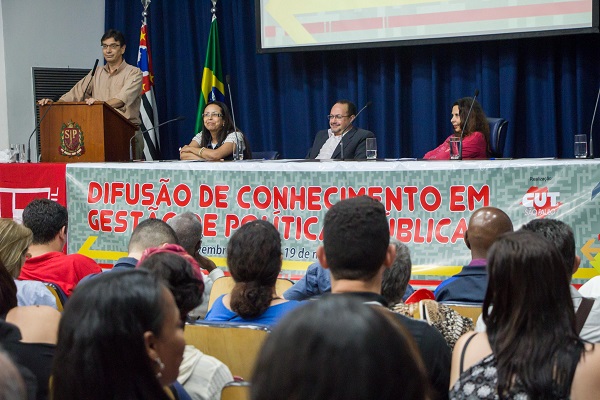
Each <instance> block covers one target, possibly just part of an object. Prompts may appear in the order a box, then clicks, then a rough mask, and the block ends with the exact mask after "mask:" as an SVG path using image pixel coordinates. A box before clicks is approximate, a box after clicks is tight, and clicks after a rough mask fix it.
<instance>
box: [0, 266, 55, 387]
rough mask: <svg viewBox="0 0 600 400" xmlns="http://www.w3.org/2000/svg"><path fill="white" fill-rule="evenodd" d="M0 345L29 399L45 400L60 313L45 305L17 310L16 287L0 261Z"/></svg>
mask: <svg viewBox="0 0 600 400" xmlns="http://www.w3.org/2000/svg"><path fill="white" fill-rule="evenodd" d="M0 315H1V318H0V345H1V347H2V348H3V349H4V350H5V351H6V352H8V354H10V356H11V358H12V359H13V361H14V362H15V363H16V365H17V367H18V369H19V371H20V372H21V374H22V375H23V378H24V381H25V385H26V387H27V393H28V398H30V399H34V398H35V399H46V398H47V397H48V380H49V377H50V369H51V365H52V359H53V357H54V348H55V344H56V334H57V327H58V321H59V320H60V313H59V312H58V311H57V310H56V309H54V308H51V307H48V306H22V307H17V287H16V285H15V281H14V279H13V278H12V277H11V276H10V274H9V273H8V270H7V269H6V268H5V267H4V265H3V264H2V261H0Z"/></svg>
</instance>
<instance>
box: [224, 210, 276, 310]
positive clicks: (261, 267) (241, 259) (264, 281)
mask: <svg viewBox="0 0 600 400" xmlns="http://www.w3.org/2000/svg"><path fill="white" fill-rule="evenodd" d="M227 266H228V268H229V272H230V273H231V276H232V277H233V279H234V281H235V287H234V288H233V291H232V292H231V300H230V305H231V309H232V310H233V311H235V312H236V313H237V314H238V315H239V316H241V317H242V318H252V317H257V316H259V315H260V314H262V313H263V312H265V310H266V309H267V308H268V307H269V305H270V303H271V300H272V299H273V293H274V289H275V283H276V282H277V276H278V275H279V273H280V272H281V235H280V234H279V232H278V231H277V229H276V228H275V227H274V226H273V224H271V223H270V222H266V221H262V220H257V221H252V222H248V223H246V224H244V225H242V226H241V227H240V228H239V229H238V230H237V231H236V232H235V233H234V234H233V235H232V236H231V239H229V244H228V245H227Z"/></svg>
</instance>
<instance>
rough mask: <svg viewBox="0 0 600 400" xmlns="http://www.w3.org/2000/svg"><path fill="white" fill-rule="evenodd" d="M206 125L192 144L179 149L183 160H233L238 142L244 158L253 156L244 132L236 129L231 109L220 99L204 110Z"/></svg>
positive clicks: (203, 116) (209, 104) (203, 117)
mask: <svg viewBox="0 0 600 400" xmlns="http://www.w3.org/2000/svg"><path fill="white" fill-rule="evenodd" d="M202 119H203V121H204V125H203V127H202V131H200V132H199V133H198V134H197V135H196V136H194V138H193V139H192V141H191V142H190V144H188V145H187V146H183V147H182V148H181V149H180V150H179V158H181V159H182V160H207V161H218V160H233V155H234V153H235V148H236V145H237V143H239V146H240V152H241V154H243V156H244V159H250V158H252V153H251V152H250V146H249V145H248V141H247V140H246V137H245V136H244V134H243V133H242V132H240V131H236V129H235V126H234V124H233V120H232V118H231V114H230V113H229V109H228V108H227V106H226V105H225V103H222V102H220V101H212V102H210V103H208V104H207V105H206V107H204V110H203V111H202Z"/></svg>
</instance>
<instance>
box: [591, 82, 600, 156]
mask: <svg viewBox="0 0 600 400" xmlns="http://www.w3.org/2000/svg"><path fill="white" fill-rule="evenodd" d="M598 100H600V88H598V96H596V106H595V107H594V115H593V116H592V124H591V125H590V155H589V158H594V140H593V138H592V129H593V128H594V119H595V118H596V111H598Z"/></svg>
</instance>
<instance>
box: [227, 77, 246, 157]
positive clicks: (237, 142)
mask: <svg viewBox="0 0 600 400" xmlns="http://www.w3.org/2000/svg"><path fill="white" fill-rule="evenodd" d="M225 81H227V91H228V92H229V104H230V105H231V118H232V119H233V131H234V132H235V152H234V153H233V159H234V160H235V161H239V160H242V159H243V158H244V156H243V153H241V152H240V138H239V137H238V128H237V125H236V124H235V111H233V98H232V97H231V86H230V84H229V75H225Z"/></svg>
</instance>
